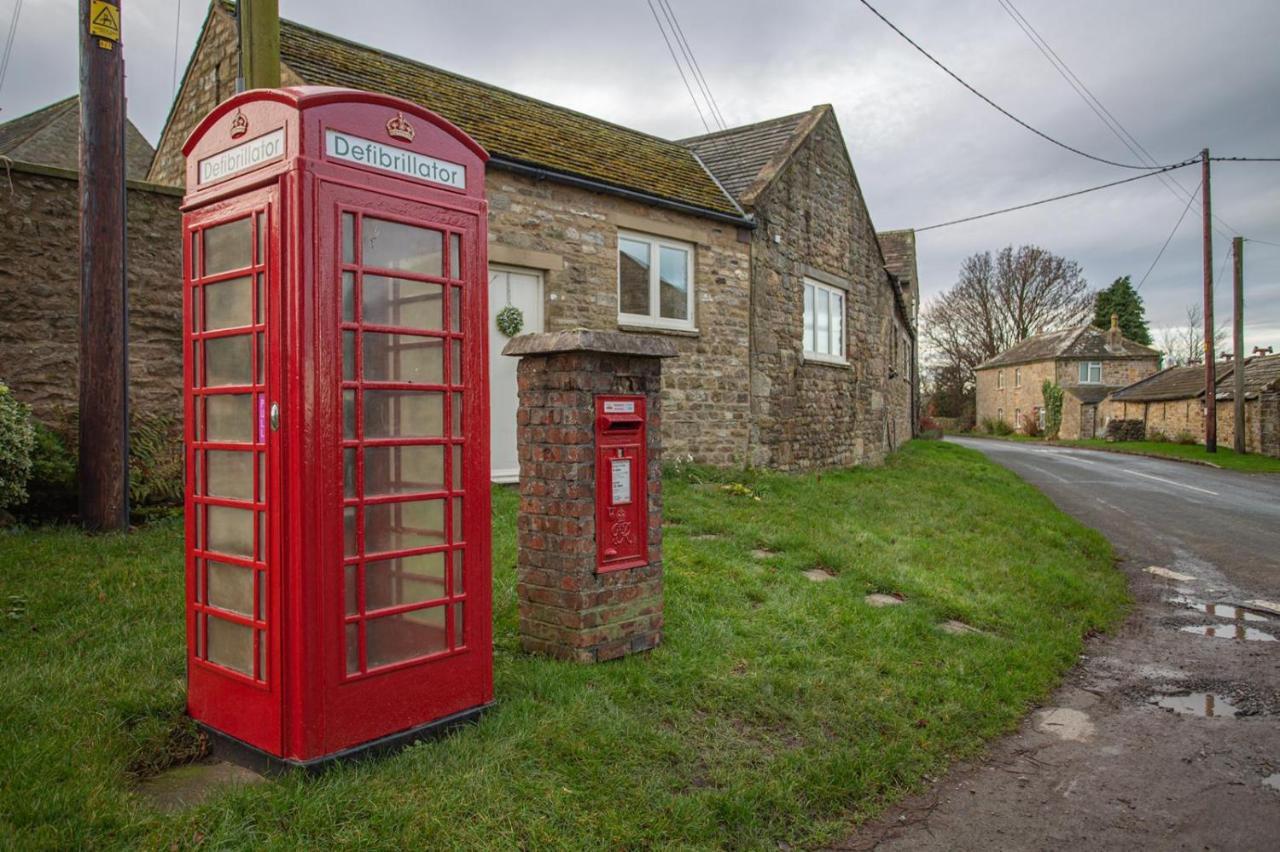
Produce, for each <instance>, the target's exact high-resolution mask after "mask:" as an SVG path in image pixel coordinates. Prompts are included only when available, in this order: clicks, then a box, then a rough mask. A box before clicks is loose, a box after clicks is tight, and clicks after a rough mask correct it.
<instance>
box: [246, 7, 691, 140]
mask: <svg viewBox="0 0 1280 852" xmlns="http://www.w3.org/2000/svg"><path fill="white" fill-rule="evenodd" d="M221 2H223V3H224V4H225V3H226V2H227V0H221ZM280 24H281V27H282V29H283V26H284V25H285V24H287V25H289V26H292V27H296V28H298V29H300V30H303V31H305V32H307V33H312V34H315V35H317V36H321V37H323V38H327V39H331V40H333V41H337V42H341V43H342V44H345V45H347V46H349V47H352V48H354V49H356V50H361V51H365V52H368V53H372V54H376V55H378V56H381V57H383V58H386V59H392V60H396V61H400V62H406V63H408V64H410V65H416V66H418V67H420V68H425V69H427V70H429V71H432V72H435V73H437V74H443V75H445V76H446V77H452V78H454V79H455V80H462V81H465V82H467V83H470V84H472V85H475V86H480V87H483V88H485V89H489V90H490V91H494V92H500V93H502V94H504V95H511V96H514V97H517V98H522V99H523V100H526V101H531V102H533V103H536V104H540V105H542V106H544V107H547V108H549V109H553V110H556V111H558V112H562V113H568V114H570V115H576V116H578V117H580V118H585V119H587V120H588V121H592V122H596V123H598V124H607V125H608V126H610V127H614V128H617V129H618V130H622V131H625V132H627V133H633V134H635V135H636V136H643V137H645V138H647V139H653V140H655V141H657V142H661V143H663V144H664V145H670V146H671V147H673V148H677V149H680V150H688V149H687V148H686V147H685V146H684V145H682V144H680V142H679V141H677V140H675V139H668V138H666V137H663V136H658V135H656V134H653V133H647V132H645V131H643V130H637V129H636V128H634V127H628V126H626V125H625V124H618V123H617V122H615V121H609V120H608V119H606V118H600V117H599V116H596V115H591V114H590V113H585V112H582V111H580V110H576V109H573V108H571V107H567V106H564V105H562V104H555V103H552V102H551V101H545V100H543V99H542V98H536V97H534V96H533V95H526V94H524V93H523V92H517V91H515V90H514V89H505V88H503V87H502V86H497V85H494V84H493V83H486V82H485V81H484V80H480V79H477V78H475V77H469V76H467V75H466V74H459V73H458V72H456V71H450V70H449V69H447V68H441V67H440V66H438V65H431V64H429V63H426V62H423V61H422V60H421V59H414V58H413V57H411V56H405V55H404V54H402V53H393V52H392V51H389V50H383V49H382V48H379V47H373V46H372V45H368V44H362V43H361V42H358V41H354V40H352V39H349V38H346V37H345V36H340V35H335V34H333V33H331V32H327V31H325V30H322V29H319V28H318V27H313V26H309V25H307V24H302V23H298V22H297V21H294V20H291V19H289V18H281V19H280Z"/></svg>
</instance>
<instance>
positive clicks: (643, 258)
mask: <svg viewBox="0 0 1280 852" xmlns="http://www.w3.org/2000/svg"><path fill="white" fill-rule="evenodd" d="M618 322H620V323H634V324H637V325H651V326H657V327H660V328H677V329H692V328H693V246H691V245H689V244H688V243H682V242H680V241H678V240H671V239H667V238H666V237H653V236H649V235H647V234H633V233H621V232H620V233H619V234H618Z"/></svg>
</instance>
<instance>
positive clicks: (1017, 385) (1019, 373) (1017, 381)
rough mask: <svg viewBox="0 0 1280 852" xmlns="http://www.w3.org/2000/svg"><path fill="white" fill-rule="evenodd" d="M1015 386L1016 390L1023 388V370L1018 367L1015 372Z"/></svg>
mask: <svg viewBox="0 0 1280 852" xmlns="http://www.w3.org/2000/svg"><path fill="white" fill-rule="evenodd" d="M1013 386H1014V387H1015V388H1020V387H1022V368H1021V367H1018V368H1017V369H1016V370H1014V371H1013Z"/></svg>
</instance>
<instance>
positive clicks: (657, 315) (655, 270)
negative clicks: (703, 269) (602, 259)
mask: <svg viewBox="0 0 1280 852" xmlns="http://www.w3.org/2000/svg"><path fill="white" fill-rule="evenodd" d="M623 239H628V240H633V241H635V242H638V243H647V244H648V245H649V313H648V314H628V313H623V311H622V240H623ZM664 247H665V248H669V249H677V250H679V251H683V252H684V253H685V255H684V256H685V263H686V264H687V268H686V269H685V280H686V281H688V282H689V292H688V299H689V303H688V306H687V309H686V311H685V313H686V314H688V317H689V318H688V319H671V318H669V317H664V316H662V300H661V296H662V286H661V283H660V282H661V275H662V270H661V250H662V248H664ZM614 250H615V253H616V255H617V256H616V258H615V262H616V263H617V271H616V273H615V276H614V277H615V279H616V286H615V287H614V294H615V295H616V296H617V299H618V325H641V326H646V327H649V328H656V329H674V330H676V331H697V330H698V327H697V325H696V324H695V323H694V318H695V314H694V307H695V305H696V304H697V300H696V299H695V298H694V292H695V290H696V289H697V285H696V282H695V281H694V276H693V273H694V270H695V269H697V264H696V263H695V262H694V251H695V249H694V246H693V244H692V243H686V242H683V241H681V240H673V239H671V238H669V237H658V236H655V235H653V234H642V233H640V232H638V231H624V230H621V229H619V231H618V245H617V246H616V247H615V249H614Z"/></svg>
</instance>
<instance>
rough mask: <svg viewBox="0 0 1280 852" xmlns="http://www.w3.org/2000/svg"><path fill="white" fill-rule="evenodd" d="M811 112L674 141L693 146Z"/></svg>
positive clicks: (805, 110) (810, 109)
mask: <svg viewBox="0 0 1280 852" xmlns="http://www.w3.org/2000/svg"><path fill="white" fill-rule="evenodd" d="M813 110H814V107H810V108H809V109H802V110H800V111H799V112H792V113H788V114H786V115H778V116H774V117H773V118H764V119H761V120H760V121H752V122H749V123H747V124H738V125H735V126H733V127H726V128H724V129H722V130H713V131H711V132H710V133H701V134H699V135H697V136H685V137H683V138H680V139H676V140H675V141H676V142H677V143H679V144H681V145H693V144H695V143H698V142H706V141H709V140H711V139H715V138H716V137H718V136H728V135H729V134H731V133H741V132H743V131H744V130H753V129H755V128H758V127H764V126H765V125H767V124H781V123H782V122H784V121H792V120H796V119H800V118H803V117H804V116H806V115H808V114H809V113H811V112H813Z"/></svg>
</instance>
